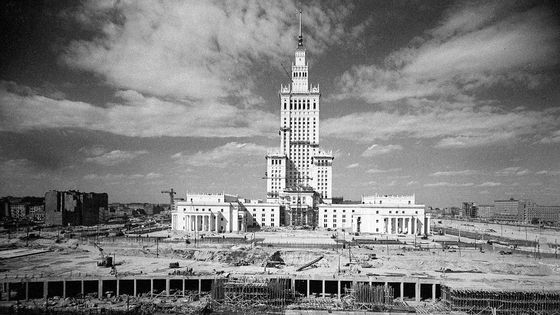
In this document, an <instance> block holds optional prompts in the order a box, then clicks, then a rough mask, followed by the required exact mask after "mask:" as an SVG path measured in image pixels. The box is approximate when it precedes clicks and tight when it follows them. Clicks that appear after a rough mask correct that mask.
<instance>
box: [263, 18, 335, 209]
mask: <svg viewBox="0 0 560 315" xmlns="http://www.w3.org/2000/svg"><path fill="white" fill-rule="evenodd" d="M291 80H292V82H291V83H290V84H289V85H286V86H284V85H281V86H280V92H279V96H280V149H279V150H277V151H274V152H269V153H268V154H267V156H266V159H267V173H266V174H267V176H266V178H267V197H268V199H269V200H270V199H276V198H278V196H279V194H281V193H282V192H284V191H285V190H292V191H293V190H301V189H304V190H307V191H309V190H313V191H316V192H317V193H318V194H319V196H320V197H321V198H322V199H323V201H324V202H327V203H329V202H330V200H331V198H332V196H331V194H332V160H333V156H332V154H331V153H327V152H324V151H321V150H320V149H319V109H320V99H321V93H320V92H319V85H317V86H312V85H310V84H309V65H308V64H307V61H306V51H305V47H304V46H303V34H302V21H301V11H300V13H299V36H298V46H297V49H296V51H295V60H294V62H292V72H291Z"/></svg>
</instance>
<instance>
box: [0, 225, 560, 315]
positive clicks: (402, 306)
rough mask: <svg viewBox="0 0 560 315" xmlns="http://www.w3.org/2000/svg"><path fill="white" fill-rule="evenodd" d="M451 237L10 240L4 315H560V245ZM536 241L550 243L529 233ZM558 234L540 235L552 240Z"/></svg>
mask: <svg viewBox="0 0 560 315" xmlns="http://www.w3.org/2000/svg"><path fill="white" fill-rule="evenodd" d="M436 224H437V223H436ZM441 227H442V229H443V228H446V229H448V230H449V231H450V232H451V233H452V234H448V233H447V231H446V233H443V231H442V233H441V234H442V235H433V236H429V237H427V238H418V237H414V236H406V237H401V236H400V235H399V236H393V237H392V238H390V237H387V236H384V235H351V234H349V233H344V232H342V231H338V232H333V231H326V230H316V231H312V230H310V229H305V228H299V229H298V228H288V227H283V228H275V229H268V230H263V231H258V232H253V233H240V234H234V233H231V234H206V235H204V234H203V235H196V236H197V237H196V238H195V237H194V235H192V234H190V235H189V234H186V233H183V232H180V231H172V230H166V229H163V228H157V227H153V228H151V229H150V230H149V231H141V232H138V233H137V234H131V233H129V234H124V235H121V234H120V233H107V230H110V231H113V230H115V229H118V228H119V227H118V226H111V227H103V228H101V229H100V228H99V227H98V228H96V229H95V230H93V229H91V228H73V229H66V230H54V229H53V230H47V229H44V230H42V231H40V232H39V233H37V232H34V233H31V234H30V233H29V232H23V231H21V232H20V233H11V234H9V235H4V237H3V238H2V239H1V242H2V243H1V244H2V251H0V258H1V260H0V272H1V273H0V293H1V302H0V310H1V311H2V312H3V313H11V314H15V313H18V312H19V313H20V314H32V313H34V312H35V313H37V314H42V313H45V312H49V314H66V313H68V314H70V313H76V312H79V313H84V314H101V313H105V314H108V313H111V314H151V313H158V312H159V313H193V314H198V313H212V312H215V313H231V312H238V313H254V314H262V313H287V314H306V312H313V313H316V312H321V311H324V312H350V311H352V312H372V313H375V312H391V313H393V314H394V313H418V314H560V305H559V301H560V260H559V259H558V257H557V256H558V253H557V247H555V243H542V244H541V243H538V244H536V245H535V244H531V243H528V240H524V239H523V238H524V235H525V231H523V233H519V229H517V233H513V234H512V233H511V232H510V233H509V236H507V233H503V230H502V236H501V238H500V236H499V235H493V234H499V233H500V231H499V230H498V232H491V231H488V232H487V233H484V232H483V231H482V230H477V232H476V234H477V236H476V237H475V236H472V238H469V236H471V234H469V233H470V232H472V230H473V226H470V225H469V226H465V228H464V229H461V225H460V224H454V225H453V226H451V224H446V223H445V222H444V223H443V224H442V225H441ZM505 229H506V230H507V231H509V230H512V231H513V230H514V229H515V228H512V227H506V228H505ZM434 230H435V231H438V227H437V226H436V227H435V229H434ZM487 230H490V229H487ZM492 230H494V231H495V229H492ZM454 231H457V232H458V231H461V236H459V235H453V234H454ZM531 233H539V231H538V230H536V229H535V228H528V230H527V235H530V234H531ZM543 233H544V234H543ZM546 233H548V234H546ZM555 233H558V232H557V231H544V232H542V231H541V239H542V238H543V237H542V235H548V239H552V238H553V237H554V235H555ZM437 234H440V233H437ZM465 234H466V235H467V236H464V235H465ZM518 234H519V235H518ZM506 236H507V237H506ZM517 236H523V238H522V239H516V238H517ZM551 237H552V238H551ZM537 241H538V240H537ZM65 312H66V313H65Z"/></svg>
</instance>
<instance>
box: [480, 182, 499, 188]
mask: <svg viewBox="0 0 560 315" xmlns="http://www.w3.org/2000/svg"><path fill="white" fill-rule="evenodd" d="M477 186H478V187H497V186H502V183H496V182H484V183H482V184H480V185H477Z"/></svg>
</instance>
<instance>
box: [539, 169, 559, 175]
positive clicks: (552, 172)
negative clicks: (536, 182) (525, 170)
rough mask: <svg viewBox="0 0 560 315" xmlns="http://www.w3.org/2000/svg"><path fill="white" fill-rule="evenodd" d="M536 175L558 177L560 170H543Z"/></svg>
mask: <svg viewBox="0 0 560 315" xmlns="http://www.w3.org/2000/svg"><path fill="white" fill-rule="evenodd" d="M535 174H536V175H550V176H558V175H560V170H556V171H555V170H542V171H538V172H536V173H535Z"/></svg>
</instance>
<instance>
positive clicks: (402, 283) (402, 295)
mask: <svg viewBox="0 0 560 315" xmlns="http://www.w3.org/2000/svg"><path fill="white" fill-rule="evenodd" d="M402 301H404V282H402V281H401V302H402Z"/></svg>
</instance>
